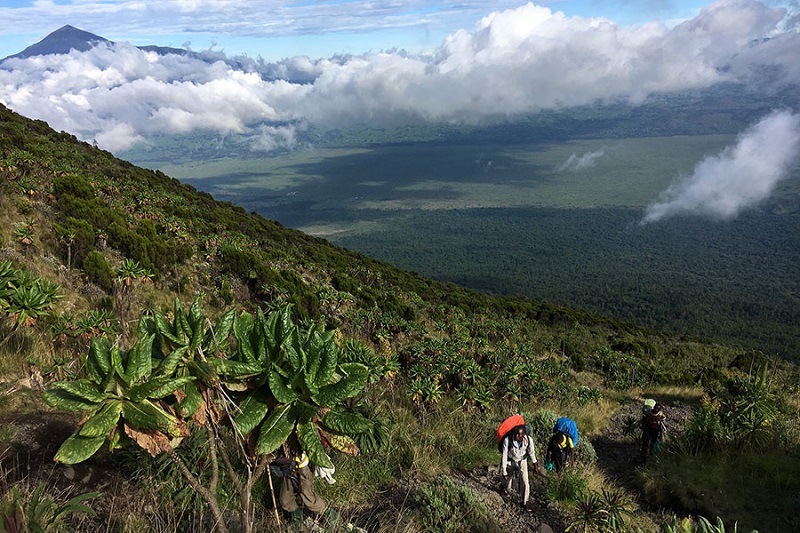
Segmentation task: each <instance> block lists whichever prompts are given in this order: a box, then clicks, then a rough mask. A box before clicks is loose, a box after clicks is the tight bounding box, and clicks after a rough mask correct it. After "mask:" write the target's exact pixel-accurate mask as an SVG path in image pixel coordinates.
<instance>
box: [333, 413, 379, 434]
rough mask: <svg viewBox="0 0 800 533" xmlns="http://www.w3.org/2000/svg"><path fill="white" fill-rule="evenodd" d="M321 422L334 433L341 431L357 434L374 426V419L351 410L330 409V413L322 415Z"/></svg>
mask: <svg viewBox="0 0 800 533" xmlns="http://www.w3.org/2000/svg"><path fill="white" fill-rule="evenodd" d="M321 422H322V425H323V426H325V427H326V428H328V429H330V430H331V431H333V432H334V433H341V434H343V435H356V434H358V433H362V432H364V431H367V430H368V429H370V428H371V427H372V421H370V420H369V419H368V418H366V417H364V416H363V415H361V414H360V413H354V412H349V411H333V410H331V411H328V413H327V414H326V415H325V416H324V417H322V420H321Z"/></svg>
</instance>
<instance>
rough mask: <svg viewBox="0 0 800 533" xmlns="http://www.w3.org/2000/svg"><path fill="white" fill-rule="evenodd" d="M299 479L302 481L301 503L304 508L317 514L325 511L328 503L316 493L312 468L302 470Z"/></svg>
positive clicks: (299, 472)
mask: <svg viewBox="0 0 800 533" xmlns="http://www.w3.org/2000/svg"><path fill="white" fill-rule="evenodd" d="M298 477H299V479H300V502H301V503H302V504H303V507H305V508H306V509H308V510H309V511H311V512H312V513H315V514H320V513H322V512H323V511H325V508H326V507H328V502H326V501H325V500H324V499H323V498H322V497H321V496H320V495H319V494H317V493H316V492H315V491H314V475H313V474H312V473H311V468H309V467H305V468H300V469H299V470H298Z"/></svg>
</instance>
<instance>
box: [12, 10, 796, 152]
mask: <svg viewBox="0 0 800 533" xmlns="http://www.w3.org/2000/svg"><path fill="white" fill-rule="evenodd" d="M123 4H124V6H121V5H117V6H116V7H115V9H120V8H121V7H124V8H125V9H128V10H134V8H136V6H139V7H138V8H137V9H140V8H141V9H144V8H143V7H142V5H143V4H140V3H133V2H131V3H123ZM184 4H186V5H184V6H183V7H187V6H188V7H190V8H192V9H196V10H202V9H204V7H203V6H205V2H203V1H200V0H198V1H192V2H188V3H187V2H184ZM92 5H94V4H92ZM158 5H159V6H160V5H162V3H159V4H158ZM215 5H222V4H219V2H215ZM470 5H471V6H472V8H474V7H475V5H476V4H475V3H474V2H473V3H470ZM237 6H238V7H237ZM102 7H103V6H102V5H100V4H97V5H94V9H98V10H100V9H101V8H102ZM106 7H107V8H108V9H111V8H112V6H110V5H109V6H106ZM222 7H226V8H228V9H231V10H233V9H237V8H240V7H241V3H240V2H230V3H229V5H227V4H226V5H225V6H222ZM279 7H280V4H279V3H273V4H270V9H273V10H275V9H279ZM384 7H385V8H386V9H390V8H389V7H388V4H387V6H384ZM154 9H160V8H158V7H152V8H151V7H148V8H147V9H146V10H150V11H152V10H154ZM131 16H133V15H131ZM148 16H150V17H155V15H154V13H152V12H149V11H148ZM259 16H261V15H259ZM240 20H243V21H247V20H249V19H247V17H246V16H245V15H241V18H240ZM791 20H792V19H791V17H790V16H789V14H787V12H786V11H785V10H782V9H771V8H768V7H767V6H766V5H764V4H762V3H759V2H756V1H753V0H721V1H718V2H715V3H713V4H711V5H709V6H708V7H707V8H705V9H704V10H702V11H701V12H700V14H699V15H698V16H697V17H695V18H694V19H691V20H688V21H685V22H683V23H681V24H678V25H676V26H674V27H672V28H669V27H667V26H665V25H664V24H661V23H658V22H652V23H648V24H645V25H642V26H638V27H632V28H629V27H625V28H623V27H621V26H618V25H616V24H614V23H613V22H612V21H609V20H606V19H602V18H581V17H567V16H566V15H564V14H563V13H561V12H554V11H551V10H550V9H548V8H545V7H541V6H537V5H534V4H526V5H523V6H521V7H519V8H516V9H512V10H507V11H497V12H494V13H491V14H489V15H487V16H485V17H484V18H482V19H481V20H480V21H479V22H478V24H477V25H476V27H475V29H474V31H471V32H470V31H465V30H461V31H458V32H455V33H453V34H451V35H450V36H449V37H448V38H447V39H446V40H445V41H444V42H443V43H442V44H441V46H440V47H439V48H438V49H437V50H436V52H435V53H434V54H432V55H431V56H425V57H420V56H413V55H409V54H406V53H402V52H397V53H379V54H370V55H365V56H354V57H348V56H343V57H333V58H329V59H323V60H314V61H312V60H309V59H308V58H303V57H297V58H291V59H287V60H284V61H280V62H278V63H266V62H264V61H263V60H253V59H249V58H230V59H229V58H226V57H225V56H224V54H221V53H219V52H207V53H206V57H207V58H212V59H211V60H209V61H203V60H200V59H197V58H193V57H185V56H177V55H167V56H159V55H156V54H155V53H145V52H142V51H141V50H139V49H137V48H135V47H133V46H131V45H129V44H125V43H118V44H116V45H114V46H101V47H97V48H95V49H93V50H91V51H89V52H85V53H78V52H73V53H71V54H68V55H64V56H45V57H35V58H30V59H27V60H10V61H7V62H6V63H4V64H3V65H2V66H0V103H3V104H5V105H7V106H8V107H10V108H12V109H14V110H15V111H17V112H20V113H22V114H24V115H26V116H29V117H32V118H38V119H43V120H46V121H47V122H49V123H50V124H51V126H53V127H54V128H56V129H63V130H66V131H69V132H71V133H73V134H75V135H77V136H79V137H81V138H83V139H85V140H96V141H97V142H98V144H100V146H101V147H104V148H109V149H111V147H112V146H113V147H114V149H115V150H121V149H123V148H124V147H125V146H124V144H121V143H122V141H123V139H125V138H127V139H129V140H130V141H131V142H132V141H134V140H135V139H139V138H140V137H145V138H146V137H148V136H152V135H156V134H161V133H180V132H188V131H194V130H205V131H212V132H218V133H219V134H221V135H225V134H228V133H243V134H246V135H255V136H256V137H258V136H259V135H262V134H263V131H269V130H263V129H259V128H261V127H262V126H266V127H268V128H269V127H279V128H284V129H285V128H288V127H293V125H297V124H306V123H311V124H315V125H317V126H320V127H341V126H343V125H348V124H354V123H361V122H363V123H369V124H372V125H392V124H401V123H404V122H409V121H421V120H443V121H468V122H473V123H477V122H480V121H486V120H494V119H497V118H503V117H508V116H513V115H514V114H518V113H529V112H535V111H537V110H542V109H548V108H555V107H561V106H571V105H584V104H591V103H594V102H597V101H615V100H618V99H622V100H628V101H631V102H634V103H636V102H640V101H642V100H643V99H644V98H646V97H647V96H648V95H650V94H653V93H654V92H661V91H677V90H683V89H691V88H698V87H707V86H710V85H712V84H714V83H718V82H723V81H738V80H750V79H756V77H757V76H756V74H755V73H760V72H762V71H764V69H769V70H770V72H772V73H773V78H772V79H771V83H773V84H774V85H775V86H777V85H779V84H781V83H800V62H798V61H797V60H796V56H797V50H800V33H798V32H797V31H796V30H795V28H794V27H793V26H792V24H793V23H792V22H791ZM209 23H210V22H209ZM356 23H357V22H356V21H353V24H356ZM120 125H125V126H126V127H127V128H128V130H127V131H129V133H130V134H129V135H127V136H119V135H114V134H113V132H119V131H121V130H120V129H119V128H120ZM288 138H290V137H286V139H288ZM112 139H113V142H112V141H111V140H112ZM106 143H108V144H106ZM256 144H257V145H258V144H259V143H256ZM284 144H285V143H284ZM262 145H263V146H265V147H267V146H273V144H272V143H270V142H266V143H262ZM280 145H281V146H283V144H280ZM276 146H277V145H276Z"/></svg>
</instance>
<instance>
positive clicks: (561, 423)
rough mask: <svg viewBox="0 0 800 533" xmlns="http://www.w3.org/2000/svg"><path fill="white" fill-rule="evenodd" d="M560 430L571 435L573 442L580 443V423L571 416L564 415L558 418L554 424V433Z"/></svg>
mask: <svg viewBox="0 0 800 533" xmlns="http://www.w3.org/2000/svg"><path fill="white" fill-rule="evenodd" d="M557 431H560V432H561V433H563V434H565V435H567V436H569V438H571V439H572V444H574V445H575V446H577V445H578V424H576V423H575V421H574V420H572V419H571V418H567V417H566V416H562V417H561V418H559V419H558V420H556V425H555V426H553V433H555V432H557Z"/></svg>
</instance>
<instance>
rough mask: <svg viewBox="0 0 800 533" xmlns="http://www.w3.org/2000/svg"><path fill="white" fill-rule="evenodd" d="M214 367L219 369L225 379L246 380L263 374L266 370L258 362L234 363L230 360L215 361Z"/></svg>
mask: <svg viewBox="0 0 800 533" xmlns="http://www.w3.org/2000/svg"><path fill="white" fill-rule="evenodd" d="M213 363H214V366H216V367H217V372H219V373H220V374H221V375H222V376H224V377H230V378H235V379H244V378H249V377H253V376H257V375H259V374H261V373H262V372H263V371H264V369H263V368H261V365H259V364H258V363H257V362H256V361H253V362H242V361H232V360H230V359H215V360H213Z"/></svg>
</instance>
